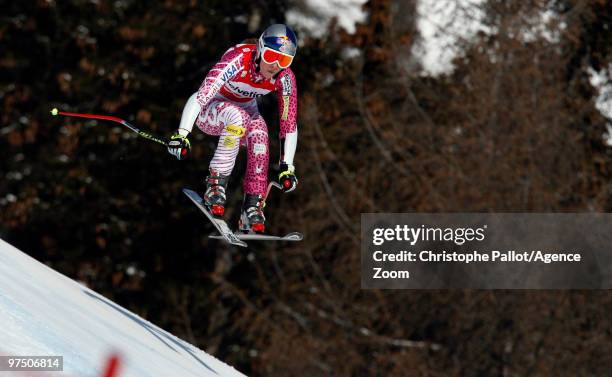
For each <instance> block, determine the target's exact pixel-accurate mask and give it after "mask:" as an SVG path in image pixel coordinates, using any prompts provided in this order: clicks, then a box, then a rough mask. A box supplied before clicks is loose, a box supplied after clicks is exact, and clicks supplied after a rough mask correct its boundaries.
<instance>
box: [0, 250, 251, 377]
mask: <svg viewBox="0 0 612 377" xmlns="http://www.w3.org/2000/svg"><path fill="white" fill-rule="evenodd" d="M0 323H1V326H0V355H5V356H8V355H10V356H13V355H14V356H26V355H38V356H63V362H64V371H63V372H45V373H42V372H37V373H40V374H32V373H30V374H26V373H24V372H11V373H12V374H11V373H9V372H1V371H0V375H1V376H9V375H11V376H26V375H27V376H32V375H37V376H62V377H90V376H91V377H94V376H95V377H100V376H102V372H103V368H104V366H105V362H106V360H107V359H108V357H109V355H111V354H113V353H116V354H118V355H119V357H120V360H121V363H120V366H119V371H118V374H117V375H116V377H145V376H150V377H162V376H163V377H169V376H180V377H195V376H199V377H203V376H204V377H205V376H216V377H218V376H222V377H238V376H244V375H243V374H242V373H240V372H238V371H236V370H235V369H233V368H232V367H230V366H228V365H226V364H224V363H223V362H221V361H219V360H217V359H215V358H214V357H212V356H210V355H208V354H206V353H205V352H203V351H201V350H199V349H198V348H196V347H194V346H192V345H190V344H188V343H187V342H184V341H182V340H181V339H179V338H177V337H175V336H173V335H172V334H170V333H168V332H166V331H164V330H162V329H160V328H159V327H157V326H155V325H154V324H152V323H150V322H148V321H146V320H144V319H142V318H140V317H138V316H137V315H135V314H133V313H131V312H129V311H127V310H126V309H124V308H122V307H120V306H119V305H117V304H115V303H114V302H112V301H110V300H108V299H106V298H104V297H103V296H101V295H99V294H97V293H96V292H93V291H92V290H90V289H88V288H86V287H84V286H82V285H80V284H79V283H77V282H75V281H73V280H71V279H69V278H68V277H66V276H64V275H62V274H60V273H58V272H56V271H54V270H52V269H50V268H49V267H47V266H45V265H44V264H42V263H39V262H38V261H36V260H35V259H33V258H31V257H29V256H27V255H26V254H24V253H22V252H21V251H19V250H17V249H16V248H14V247H13V246H11V245H9V244H8V243H6V242H4V241H3V240H0Z"/></svg>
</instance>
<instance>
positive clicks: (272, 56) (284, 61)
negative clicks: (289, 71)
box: [261, 47, 293, 69]
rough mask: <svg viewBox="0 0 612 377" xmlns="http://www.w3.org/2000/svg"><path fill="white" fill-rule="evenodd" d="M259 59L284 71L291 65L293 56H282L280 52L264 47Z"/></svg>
mask: <svg viewBox="0 0 612 377" xmlns="http://www.w3.org/2000/svg"><path fill="white" fill-rule="evenodd" d="M261 58H262V59H263V61H264V62H266V63H268V64H274V63H276V64H278V66H279V67H281V68H283V69H285V68H287V67H289V66H290V65H291V62H292V61H293V56H291V55H288V54H283V53H282V52H279V51H276V50H273V49H271V48H269V47H264V49H263V51H262V54H261Z"/></svg>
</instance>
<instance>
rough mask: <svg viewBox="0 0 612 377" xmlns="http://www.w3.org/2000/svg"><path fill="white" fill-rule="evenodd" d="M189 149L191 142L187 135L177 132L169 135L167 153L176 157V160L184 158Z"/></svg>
mask: <svg viewBox="0 0 612 377" xmlns="http://www.w3.org/2000/svg"><path fill="white" fill-rule="evenodd" d="M190 149H191V143H190V142H189V139H188V138H187V136H183V135H180V134H178V133H175V134H173V135H172V136H170V141H169V142H168V153H170V154H171V155H173V156H174V157H176V159H177V160H184V159H185V158H187V155H188V154H189V150H190Z"/></svg>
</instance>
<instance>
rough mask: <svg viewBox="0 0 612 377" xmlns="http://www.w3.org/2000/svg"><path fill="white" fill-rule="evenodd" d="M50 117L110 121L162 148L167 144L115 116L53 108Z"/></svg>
mask: <svg viewBox="0 0 612 377" xmlns="http://www.w3.org/2000/svg"><path fill="white" fill-rule="evenodd" d="M51 115H53V116H57V115H63V116H68V117H75V118H88V119H99V120H110V121H113V122H117V123H119V124H121V125H124V126H126V127H127V128H129V129H130V130H132V131H134V132H136V133H137V134H138V135H140V136H142V137H144V138H145V139H149V140H151V141H154V142H156V143H158V144H161V145H164V146H168V142H167V141H165V140H164V139H161V138H159V137H157V136H155V135H152V134H150V133H148V132H145V131H143V130H141V129H140V128H138V127H136V126H134V125H133V124H131V123H129V122H128V121H127V120H125V119H121V118H118V117H115V116H110V115H98V114H83V113H70V112H67V111H59V110H58V109H57V108H53V110H51Z"/></svg>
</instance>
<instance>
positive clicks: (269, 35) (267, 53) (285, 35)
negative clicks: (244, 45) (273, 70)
mask: <svg viewBox="0 0 612 377" xmlns="http://www.w3.org/2000/svg"><path fill="white" fill-rule="evenodd" d="M296 52H297V37H296V36H295V33H294V32H293V30H291V28H290V27H289V26H287V25H284V24H274V25H271V26H269V27H268V28H267V29H266V30H265V31H264V32H263V33H262V34H261V36H260V37H259V41H258V44H257V57H258V58H261V59H262V60H263V61H264V62H266V63H268V64H273V63H276V64H278V66H279V67H280V68H287V67H289V65H290V64H291V62H292V61H293V57H294V56H295V53H296Z"/></svg>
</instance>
